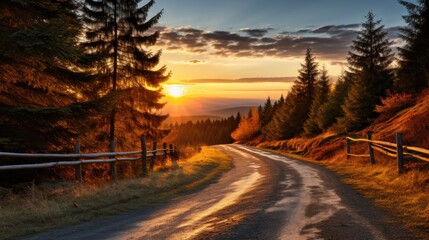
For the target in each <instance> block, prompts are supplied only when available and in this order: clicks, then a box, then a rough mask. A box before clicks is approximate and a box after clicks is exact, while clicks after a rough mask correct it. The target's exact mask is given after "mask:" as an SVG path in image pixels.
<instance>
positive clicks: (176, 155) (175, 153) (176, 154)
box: [174, 146, 179, 160]
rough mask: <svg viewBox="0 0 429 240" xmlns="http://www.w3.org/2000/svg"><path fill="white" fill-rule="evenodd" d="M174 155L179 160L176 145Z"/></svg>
mask: <svg viewBox="0 0 429 240" xmlns="http://www.w3.org/2000/svg"><path fill="white" fill-rule="evenodd" d="M174 156H175V157H176V160H179V151H178V150H177V146H174Z"/></svg>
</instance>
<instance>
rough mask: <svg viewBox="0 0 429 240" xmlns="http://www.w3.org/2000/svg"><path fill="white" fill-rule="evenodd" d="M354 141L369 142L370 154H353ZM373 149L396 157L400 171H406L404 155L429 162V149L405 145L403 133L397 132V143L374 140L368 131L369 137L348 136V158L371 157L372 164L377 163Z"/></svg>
mask: <svg viewBox="0 0 429 240" xmlns="http://www.w3.org/2000/svg"><path fill="white" fill-rule="evenodd" d="M352 142H367V143H368V148H369V153H370V154H368V155H367V154H352V153H351V151H350V146H351V143H352ZM373 150H376V151H377V152H380V153H383V154H385V155H387V156H390V157H395V158H396V161H397V165H398V173H399V174H401V173H403V172H404V157H412V158H416V159H419V160H421V161H426V162H429V157H428V155H429V150H428V149H424V148H419V147H413V146H405V145H404V144H403V141H402V133H397V134H396V143H390V142H384V141H378V140H372V134H371V133H368V135H367V139H363V138H360V139H356V138H351V137H346V154H347V159H349V158H350V157H369V158H370V162H371V164H375V158H374V153H373Z"/></svg>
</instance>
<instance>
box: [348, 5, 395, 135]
mask: <svg viewBox="0 0 429 240" xmlns="http://www.w3.org/2000/svg"><path fill="white" fill-rule="evenodd" d="M366 19H367V21H366V22H365V23H363V24H362V30H361V31H360V32H359V35H358V36H357V39H356V40H354V41H353V45H352V46H351V48H352V51H350V52H349V58H348V63H349V69H350V72H349V74H350V76H351V78H352V81H353V85H352V88H351V89H350V91H349V93H348V96H347V99H346V101H345V105H344V107H343V109H344V112H345V119H344V121H345V125H346V129H348V130H352V129H359V128H362V127H364V126H366V125H367V124H368V123H370V121H371V119H372V118H373V117H374V116H375V112H374V108H375V106H376V104H379V103H380V101H381V100H380V99H381V98H383V97H385V96H386V93H387V91H388V90H391V89H392V87H393V79H394V74H393V70H392V68H390V65H391V63H392V61H393V54H392V50H391V49H390V46H391V45H392V42H391V41H389V40H388V39H387V32H386V31H385V30H384V26H383V25H381V21H376V20H375V19H374V14H373V13H372V12H369V13H368V15H367V16H366Z"/></svg>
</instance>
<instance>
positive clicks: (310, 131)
mask: <svg viewBox="0 0 429 240" xmlns="http://www.w3.org/2000/svg"><path fill="white" fill-rule="evenodd" d="M316 90H317V91H316V97H315V98H314V101H313V103H312V104H311V109H310V115H309V118H308V120H307V121H306V122H305V124H304V133H305V135H307V136H312V135H315V134H318V133H321V132H322V129H321V128H319V125H318V122H317V118H318V113H319V111H320V107H321V106H322V105H323V104H324V103H326V102H327V100H328V96H329V93H330V84H329V77H328V71H327V70H326V67H325V66H323V69H322V72H321V76H320V79H319V80H318V81H317V88H316Z"/></svg>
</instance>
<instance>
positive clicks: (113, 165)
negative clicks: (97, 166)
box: [109, 140, 116, 180]
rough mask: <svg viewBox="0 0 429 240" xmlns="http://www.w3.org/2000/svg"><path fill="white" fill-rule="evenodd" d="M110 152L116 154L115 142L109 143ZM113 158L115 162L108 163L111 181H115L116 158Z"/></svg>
mask: <svg viewBox="0 0 429 240" xmlns="http://www.w3.org/2000/svg"><path fill="white" fill-rule="evenodd" d="M109 148H110V152H116V151H115V141H114V140H112V141H110V147H109ZM113 157H114V158H115V161H113V162H111V163H110V175H111V176H112V179H113V180H116V156H113Z"/></svg>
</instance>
